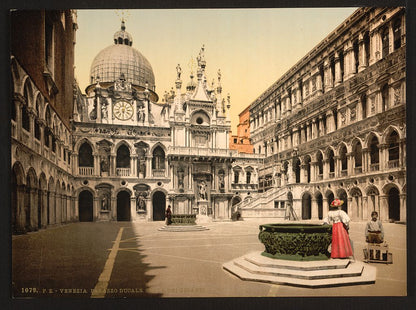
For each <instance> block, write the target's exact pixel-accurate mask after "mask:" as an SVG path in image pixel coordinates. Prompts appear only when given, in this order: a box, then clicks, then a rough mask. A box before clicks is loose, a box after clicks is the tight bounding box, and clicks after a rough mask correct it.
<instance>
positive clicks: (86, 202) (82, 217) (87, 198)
mask: <svg viewBox="0 0 416 310" xmlns="http://www.w3.org/2000/svg"><path fill="white" fill-rule="evenodd" d="M93 200H94V199H93V197H92V194H91V193H90V192H89V191H82V192H81V193H80V194H79V198H78V208H79V221H80V222H92V221H93V207H92V204H93Z"/></svg>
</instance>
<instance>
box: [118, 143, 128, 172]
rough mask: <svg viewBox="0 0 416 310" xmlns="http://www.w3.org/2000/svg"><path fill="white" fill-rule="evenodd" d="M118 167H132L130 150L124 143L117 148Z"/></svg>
mask: <svg viewBox="0 0 416 310" xmlns="http://www.w3.org/2000/svg"><path fill="white" fill-rule="evenodd" d="M116 167H117V168H130V150H129V148H128V147H127V146H126V145H124V144H122V145H121V146H120V147H119V148H118V149H117V159H116Z"/></svg>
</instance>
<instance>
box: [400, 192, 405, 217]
mask: <svg viewBox="0 0 416 310" xmlns="http://www.w3.org/2000/svg"><path fill="white" fill-rule="evenodd" d="M399 197H400V222H406V194H400V195H399Z"/></svg>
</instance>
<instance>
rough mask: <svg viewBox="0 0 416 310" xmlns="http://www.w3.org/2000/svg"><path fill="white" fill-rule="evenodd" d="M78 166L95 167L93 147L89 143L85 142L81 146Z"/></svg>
mask: <svg viewBox="0 0 416 310" xmlns="http://www.w3.org/2000/svg"><path fill="white" fill-rule="evenodd" d="M78 166H80V167H94V157H93V156H92V148H91V145H89V143H87V142H84V143H83V144H82V145H81V147H80V148H79V155H78Z"/></svg>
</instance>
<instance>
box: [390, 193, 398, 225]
mask: <svg viewBox="0 0 416 310" xmlns="http://www.w3.org/2000/svg"><path fill="white" fill-rule="evenodd" d="M388 196H389V220H391V221H399V220H400V198H399V190H398V189H397V188H395V187H393V188H391V189H390V190H389V192H388Z"/></svg>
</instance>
